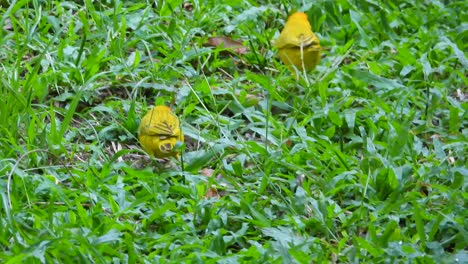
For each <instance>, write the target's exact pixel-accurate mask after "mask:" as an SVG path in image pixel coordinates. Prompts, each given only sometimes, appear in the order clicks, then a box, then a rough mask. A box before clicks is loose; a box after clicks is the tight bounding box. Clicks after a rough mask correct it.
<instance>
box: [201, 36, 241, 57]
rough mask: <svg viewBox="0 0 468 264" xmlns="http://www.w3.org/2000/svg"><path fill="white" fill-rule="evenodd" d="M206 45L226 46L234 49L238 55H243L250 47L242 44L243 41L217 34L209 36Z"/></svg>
mask: <svg viewBox="0 0 468 264" xmlns="http://www.w3.org/2000/svg"><path fill="white" fill-rule="evenodd" d="M203 46H206V47H224V48H226V49H230V50H232V51H233V52H234V53H236V54H237V55H243V54H246V53H247V52H249V49H248V48H247V47H245V46H244V45H242V42H240V41H237V40H233V39H231V38H229V37H226V36H217V37H211V38H208V42H206V43H205V44H203Z"/></svg>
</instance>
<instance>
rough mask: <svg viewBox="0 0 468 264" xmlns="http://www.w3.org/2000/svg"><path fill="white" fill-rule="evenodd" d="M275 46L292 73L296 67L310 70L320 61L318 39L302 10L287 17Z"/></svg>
mask: <svg viewBox="0 0 468 264" xmlns="http://www.w3.org/2000/svg"><path fill="white" fill-rule="evenodd" d="M275 46H276V47H277V48H278V50H279V56H280V58H281V60H282V61H283V63H284V64H286V65H288V67H289V69H290V70H291V72H293V73H296V69H297V70H299V71H300V72H302V71H304V69H305V71H311V70H313V69H314V68H315V66H317V64H318V63H319V61H320V41H319V39H318V37H317V36H316V35H315V34H314V33H313V32H312V26H311V25H310V23H309V20H308V19H307V15H306V14H305V13H303V12H296V13H294V14H292V15H291V16H290V17H289V18H288V20H287V21H286V25H285V26H284V29H283V31H281V34H280V36H279V38H278V40H276V43H275ZM294 67H295V68H296V69H295V68H294Z"/></svg>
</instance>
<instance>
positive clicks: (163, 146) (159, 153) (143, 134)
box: [138, 105, 184, 158]
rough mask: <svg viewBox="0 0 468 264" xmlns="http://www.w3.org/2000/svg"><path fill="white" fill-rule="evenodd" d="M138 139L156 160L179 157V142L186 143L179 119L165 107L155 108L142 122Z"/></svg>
mask: <svg viewBox="0 0 468 264" xmlns="http://www.w3.org/2000/svg"><path fill="white" fill-rule="evenodd" d="M138 139H139V140H140V143H141V146H142V147H143V149H144V150H145V151H146V152H147V153H148V154H150V155H153V156H155V157H156V158H166V157H170V156H172V157H176V158H177V157H178V156H179V153H177V151H175V150H174V147H175V145H176V143H177V141H181V142H184V134H182V130H181V128H180V122H179V118H177V116H176V115H174V113H172V111H171V109H170V108H169V107H167V106H165V105H159V106H155V107H154V108H153V109H151V111H149V112H148V113H147V114H146V115H145V116H144V117H143V119H142V120H141V123H140V127H139V128H138Z"/></svg>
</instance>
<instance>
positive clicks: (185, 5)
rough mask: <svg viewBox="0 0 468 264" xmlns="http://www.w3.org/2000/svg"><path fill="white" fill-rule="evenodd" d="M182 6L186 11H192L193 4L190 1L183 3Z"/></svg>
mask: <svg viewBox="0 0 468 264" xmlns="http://www.w3.org/2000/svg"><path fill="white" fill-rule="evenodd" d="M182 8H183V9H185V10H186V11H189V12H192V10H193V4H192V3H190V2H185V3H183V4H182Z"/></svg>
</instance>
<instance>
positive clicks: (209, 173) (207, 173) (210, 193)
mask: <svg viewBox="0 0 468 264" xmlns="http://www.w3.org/2000/svg"><path fill="white" fill-rule="evenodd" d="M199 173H200V174H201V175H203V176H206V177H213V173H214V170H213V169H208V168H204V169H203V170H200V171H199ZM216 178H218V177H216ZM212 197H216V198H219V197H221V196H220V195H219V193H218V190H217V189H216V188H214V187H211V188H209V189H208V191H207V192H206V194H205V198H207V199H208V198H212Z"/></svg>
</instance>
